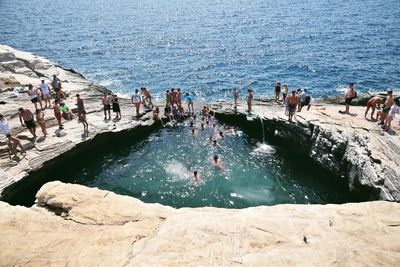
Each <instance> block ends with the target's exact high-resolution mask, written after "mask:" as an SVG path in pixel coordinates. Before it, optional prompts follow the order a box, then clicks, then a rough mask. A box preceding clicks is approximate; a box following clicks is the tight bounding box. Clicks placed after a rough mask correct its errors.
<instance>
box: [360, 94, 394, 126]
mask: <svg viewBox="0 0 400 267" xmlns="http://www.w3.org/2000/svg"><path fill="white" fill-rule="evenodd" d="M381 105H382V108H381ZM376 109H377V110H378V112H377V113H376V116H375V117H374V113H375V110H376ZM369 110H371V115H370V120H371V121H379V122H378V125H380V126H381V128H382V129H383V130H384V131H386V132H389V131H390V130H391V127H392V121H393V120H394V118H395V116H396V113H399V112H400V97H396V98H395V97H394V95H393V91H392V90H389V91H387V96H386V98H383V97H381V96H374V97H372V98H371V99H370V100H368V102H367V108H366V110H365V114H364V117H365V118H367V115H368V112H369ZM399 125H400V120H399Z"/></svg>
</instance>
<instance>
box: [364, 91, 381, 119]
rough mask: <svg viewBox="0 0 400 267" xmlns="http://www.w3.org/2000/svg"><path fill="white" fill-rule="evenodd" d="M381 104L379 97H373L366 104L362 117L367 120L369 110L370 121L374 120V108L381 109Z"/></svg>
mask: <svg viewBox="0 0 400 267" xmlns="http://www.w3.org/2000/svg"><path fill="white" fill-rule="evenodd" d="M381 104H383V99H382V98H381V97H380V96H374V97H373V98H371V99H370V100H368V102H367V109H366V110H365V114H364V117H365V118H367V114H368V111H369V109H371V121H372V120H374V113H375V108H377V109H378V110H380V109H381ZM377 119H378V116H377V117H376V120H377Z"/></svg>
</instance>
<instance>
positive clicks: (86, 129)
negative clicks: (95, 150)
mask: <svg viewBox="0 0 400 267" xmlns="http://www.w3.org/2000/svg"><path fill="white" fill-rule="evenodd" d="M78 120H79V121H80V122H82V125H83V135H84V136H86V137H89V124H88V122H87V120H86V111H85V110H84V111H83V112H82V114H81V115H80V116H79V118H78Z"/></svg>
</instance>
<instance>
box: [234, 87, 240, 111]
mask: <svg viewBox="0 0 400 267" xmlns="http://www.w3.org/2000/svg"><path fill="white" fill-rule="evenodd" d="M238 99H239V93H238V91H237V89H236V88H234V89H233V107H234V109H237V102H238Z"/></svg>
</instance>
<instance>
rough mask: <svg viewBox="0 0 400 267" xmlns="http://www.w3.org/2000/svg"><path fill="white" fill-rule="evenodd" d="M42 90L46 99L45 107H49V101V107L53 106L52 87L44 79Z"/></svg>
mask: <svg viewBox="0 0 400 267" xmlns="http://www.w3.org/2000/svg"><path fill="white" fill-rule="evenodd" d="M40 91H42V97H43V99H44V103H45V108H47V103H49V108H51V104H50V87H49V85H48V84H47V83H45V81H44V80H42V83H41V84H40Z"/></svg>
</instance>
